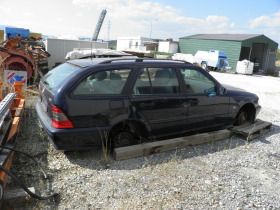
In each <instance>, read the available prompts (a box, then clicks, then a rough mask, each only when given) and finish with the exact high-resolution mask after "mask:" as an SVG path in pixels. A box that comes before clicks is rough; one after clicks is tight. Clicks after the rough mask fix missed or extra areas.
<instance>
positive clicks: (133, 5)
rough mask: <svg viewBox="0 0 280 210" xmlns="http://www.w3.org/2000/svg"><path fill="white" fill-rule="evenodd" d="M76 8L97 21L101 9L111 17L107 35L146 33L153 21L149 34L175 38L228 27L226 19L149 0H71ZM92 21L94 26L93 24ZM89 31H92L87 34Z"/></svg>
mask: <svg viewBox="0 0 280 210" xmlns="http://www.w3.org/2000/svg"><path fill="white" fill-rule="evenodd" d="M72 3H73V5H75V6H76V7H81V8H87V9H90V10H91V12H92V13H95V14H96V15H95V18H96V22H97V19H98V14H99V13H100V12H101V11H102V9H105V8H106V10H107V15H106V19H105V22H104V23H105V24H106V21H108V20H109V19H110V21H111V28H110V35H111V36H110V38H116V37H121V36H149V35H150V28H151V24H150V23H148V22H147V21H145V20H148V21H152V26H153V27H152V37H154V38H169V37H172V38H175V39H176V38H178V37H181V36H185V35H188V34H192V33H219V32H220V33H224V32H226V31H228V30H229V29H230V25H229V18H228V17H225V16H217V15H209V16H207V17H205V18H202V19H200V18H193V17H185V16H183V15H182V11H181V10H180V9H177V8H174V7H171V6H166V5H163V4H159V3H154V2H151V1H139V0H113V1H112V0H111V1H108V0H95V1H92V0H73V1H72ZM96 22H93V25H94V24H95V23H96ZM104 23H103V26H102V30H101V32H100V36H99V37H100V38H103V37H104V38H105V37H107V33H108V28H107V27H106V25H104ZM90 34H91V33H90Z"/></svg>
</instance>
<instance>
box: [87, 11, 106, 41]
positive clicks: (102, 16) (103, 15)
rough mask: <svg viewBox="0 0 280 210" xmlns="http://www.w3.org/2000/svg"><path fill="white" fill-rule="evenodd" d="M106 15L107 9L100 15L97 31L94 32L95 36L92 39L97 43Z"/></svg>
mask: <svg viewBox="0 0 280 210" xmlns="http://www.w3.org/2000/svg"><path fill="white" fill-rule="evenodd" d="M106 13H107V11H106V9H104V10H102V12H101V13H100V16H99V19H98V22H97V24H96V27H95V30H94V34H93V36H92V38H91V41H96V40H97V37H98V34H99V32H100V29H101V26H102V23H103V21H104V18H105V15H106Z"/></svg>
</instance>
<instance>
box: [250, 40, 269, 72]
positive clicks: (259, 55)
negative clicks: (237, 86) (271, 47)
mask: <svg viewBox="0 0 280 210" xmlns="http://www.w3.org/2000/svg"><path fill="white" fill-rule="evenodd" d="M264 55H265V44H263V43H253V46H252V52H251V57H250V60H251V61H252V62H254V71H258V70H259V69H263V68H264V66H263V64H264V63H265V60H266V58H265V56H264Z"/></svg>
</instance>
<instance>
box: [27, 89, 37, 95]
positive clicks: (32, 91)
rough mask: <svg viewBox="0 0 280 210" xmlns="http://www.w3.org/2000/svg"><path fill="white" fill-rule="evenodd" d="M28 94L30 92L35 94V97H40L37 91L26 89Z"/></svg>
mask: <svg viewBox="0 0 280 210" xmlns="http://www.w3.org/2000/svg"><path fill="white" fill-rule="evenodd" d="M25 91H26V92H29V93H32V94H35V95H39V94H40V93H39V92H38V91H36V90H30V89H25Z"/></svg>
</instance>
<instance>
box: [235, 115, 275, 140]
mask: <svg viewBox="0 0 280 210" xmlns="http://www.w3.org/2000/svg"><path fill="white" fill-rule="evenodd" d="M271 126H272V123H270V122H266V121H262V120H259V119H258V120H256V122H255V123H253V124H249V125H244V126H235V127H233V128H232V129H231V130H232V132H233V133H235V134H237V135H241V137H243V139H246V140H252V139H255V138H257V137H259V136H260V135H262V134H264V133H266V132H268V131H269V130H270V129H271Z"/></svg>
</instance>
